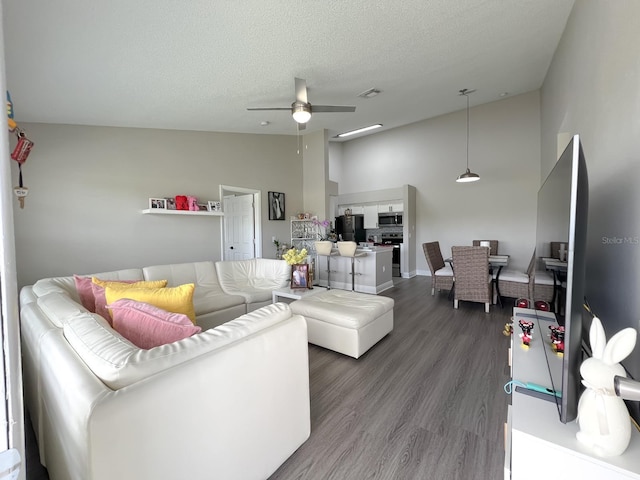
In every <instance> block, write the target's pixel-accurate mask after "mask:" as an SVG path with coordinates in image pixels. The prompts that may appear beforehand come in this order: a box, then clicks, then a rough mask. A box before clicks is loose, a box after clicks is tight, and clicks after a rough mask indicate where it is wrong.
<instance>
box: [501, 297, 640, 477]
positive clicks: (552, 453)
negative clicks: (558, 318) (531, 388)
mask: <svg viewBox="0 0 640 480" xmlns="http://www.w3.org/2000/svg"><path fill="white" fill-rule="evenodd" d="M535 313H536V312H535V311H534V310H531V309H525V308H514V309H513V320H514V326H513V335H512V336H511V348H510V349H509V358H510V366H511V377H512V379H513V380H514V381H517V382H522V383H527V382H531V383H536V384H538V385H543V386H548V387H551V385H550V383H551V381H550V380H549V372H548V369H547V361H546V360H545V353H544V348H549V347H548V345H549V328H548V325H549V324H551V323H555V315H553V313H550V312H538V314H542V315H544V316H545V317H546V318H545V319H543V320H542V321H541V322H540V324H539V322H538V320H536V319H533V317H532V316H531V315H532V314H534V315H535ZM520 319H522V320H527V321H533V322H534V323H535V326H534V330H533V340H532V342H531V346H530V347H529V349H528V350H525V349H523V348H522V347H521V346H520V344H521V342H520V338H519V337H518V334H519V333H520V327H519V326H518V320H520ZM557 359H558V360H557V361H554V359H553V358H550V364H551V367H552V368H553V366H554V365H553V364H554V363H558V362H560V363H561V361H562V360H561V359H560V357H557ZM513 390H514V391H513V393H512V395H511V405H510V406H509V408H508V418H507V423H506V425H505V462H504V478H505V480H507V479H511V480H534V479H535V480H539V479H541V478H551V477H555V478H565V479H569V478H571V479H574V478H575V479H576V480H601V479H605V478H606V479H607V480H614V479H625V480H629V479H636V480H640V433H638V431H637V430H636V429H635V428H633V431H632V435H631V442H630V443H629V448H627V450H626V451H625V452H624V453H623V454H622V455H620V456H617V457H607V458H601V457H597V456H595V455H592V454H591V453H590V452H589V450H588V449H587V448H585V447H584V446H583V445H582V444H580V443H579V442H578V441H577V440H576V433H577V432H578V430H579V428H578V425H577V423H576V422H575V421H573V422H570V423H567V424H564V423H562V422H560V416H559V414H558V408H557V406H556V404H555V402H549V401H547V400H546V399H541V398H536V397H534V396H531V395H527V394H523V393H520V392H518V391H515V388H514V389H513Z"/></svg>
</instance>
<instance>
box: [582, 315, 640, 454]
mask: <svg viewBox="0 0 640 480" xmlns="http://www.w3.org/2000/svg"><path fill="white" fill-rule="evenodd" d="M636 336H637V333H636V331H635V330H634V329H633V328H625V329H624V330H621V331H619V332H618V333H616V334H615V335H614V336H613V337H611V339H610V340H609V342H608V343H607V339H606V337H605V333H604V328H603V327H602V323H601V322H600V319H599V318H598V317H593V321H592V322H591V329H590V330H589V343H590V344H591V350H592V354H593V357H591V358H587V359H586V360H585V361H584V362H582V365H581V366H580V375H581V376H582V383H583V385H584V386H585V387H587V389H586V390H585V391H584V392H583V393H582V395H581V396H580V401H579V402H578V419H577V421H578V425H579V426H580V431H579V432H578V433H577V434H576V438H577V439H578V441H579V442H580V443H582V444H583V445H585V446H587V447H588V448H589V449H591V450H592V451H593V453H595V454H596V455H598V456H600V457H611V456H615V455H620V454H622V453H623V452H624V451H625V450H626V448H627V447H628V446H629V441H630V439H631V420H630V418H629V412H628V411H627V406H626V405H625V404H624V401H623V400H622V398H620V397H617V396H616V394H615V390H614V386H613V379H614V377H615V376H616V375H619V376H622V377H626V373H625V371H624V368H623V367H622V365H620V363H619V362H620V361H622V360H623V359H624V358H625V357H627V355H629V354H630V353H631V352H632V351H633V348H634V347H635V344H636Z"/></svg>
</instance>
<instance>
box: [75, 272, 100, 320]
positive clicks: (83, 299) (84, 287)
mask: <svg viewBox="0 0 640 480" xmlns="http://www.w3.org/2000/svg"><path fill="white" fill-rule="evenodd" d="M73 280H74V281H75V283H76V291H77V292H78V296H79V297H80V303H82V306H83V307H84V308H86V309H87V310H89V311H90V312H92V313H95V311H96V307H95V304H96V300H95V297H94V296H93V289H92V288H91V284H92V282H91V277H81V276H80V275H74V276H73Z"/></svg>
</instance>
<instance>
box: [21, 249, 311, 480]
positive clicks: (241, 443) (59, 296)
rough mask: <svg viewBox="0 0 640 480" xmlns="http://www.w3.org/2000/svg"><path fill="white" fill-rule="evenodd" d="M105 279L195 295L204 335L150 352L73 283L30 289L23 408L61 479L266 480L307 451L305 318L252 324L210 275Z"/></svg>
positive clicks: (206, 268)
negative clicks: (161, 282)
mask: <svg viewBox="0 0 640 480" xmlns="http://www.w3.org/2000/svg"><path fill="white" fill-rule="evenodd" d="M263 261H264V262H267V263H269V262H279V261H277V260H263ZM257 263H261V262H260V261H258V262H256V265H257ZM282 263H284V264H285V265H286V262H282ZM265 265H266V264H265ZM272 267H273V265H270V266H269V267H268V268H272ZM276 270H277V269H276ZM274 271H275V270H274ZM95 276H97V277H99V278H102V279H112V280H115V279H121V280H141V279H152V278H159V277H158V276H162V277H163V278H166V279H167V280H169V286H171V285H177V284H180V283H187V282H194V283H196V285H197V286H196V290H195V293H194V306H195V310H196V314H197V317H196V323H197V324H198V325H200V326H201V327H202V328H203V332H201V333H199V334H196V335H193V336H191V337H189V338H185V339H183V340H180V341H177V342H174V343H171V344H167V345H163V346H160V347H155V348H152V349H149V350H143V349H140V348H138V347H136V346H134V345H133V344H131V343H130V342H129V341H128V340H126V339H125V338H123V337H122V336H120V335H119V334H118V333H117V332H116V331H115V330H113V329H112V328H111V327H110V326H109V324H108V322H107V321H106V320H104V319H103V318H102V317H100V316H99V315H97V314H94V313H90V312H89V311H87V310H86V309H85V308H84V307H82V305H81V304H80V303H79V298H78V295H77V293H76V291H75V284H74V281H73V277H58V278H52V279H43V280H40V281H38V282H36V284H34V285H33V286H29V287H24V288H23V289H22V291H21V292H20V301H21V312H20V317H21V329H22V349H23V350H22V351H23V371H24V389H25V403H26V405H27V408H28V410H29V413H30V416H31V419H32V423H33V426H34V430H35V433H36V437H37V440H38V444H39V453H40V460H41V462H42V463H43V465H45V466H46V467H47V469H48V472H49V476H50V478H51V479H52V480H74V479H77V480H112V479H116V478H117V479H136V480H144V479H154V480H157V479H160V480H165V479H166V480H169V479H171V480H173V479H178V478H189V479H211V478H219V479H225V480H228V479H243V480H246V479H266V478H268V477H269V476H270V475H271V474H272V473H273V472H274V471H275V470H276V469H277V468H278V467H279V466H280V465H281V464H282V463H283V462H284V461H285V460H286V459H287V458H288V457H289V456H290V455H291V454H292V453H293V452H294V451H295V450H296V449H297V448H298V447H299V446H300V445H301V444H302V443H304V441H305V440H306V439H307V438H308V436H309V433H310V410H309V369H308V349H307V329H306V322H305V320H304V318H303V317H301V316H299V315H292V313H291V311H290V309H289V307H288V306H287V305H285V304H275V305H268V306H265V307H263V308H260V309H257V310H255V311H252V312H251V313H247V314H245V312H246V310H247V308H248V307H247V305H250V303H251V302H249V303H247V299H246V298H245V297H243V296H241V295H229V294H227V293H224V291H223V290H222V288H221V287H220V285H219V283H218V282H217V275H216V272H215V267H214V264H213V263H212V262H197V263H192V264H180V265H164V266H153V267H145V268H143V269H128V270H120V271H117V272H107V273H99V274H95ZM286 278H288V276H287V277H286ZM285 283H286V281H285Z"/></svg>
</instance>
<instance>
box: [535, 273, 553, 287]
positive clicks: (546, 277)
mask: <svg viewBox="0 0 640 480" xmlns="http://www.w3.org/2000/svg"><path fill="white" fill-rule="evenodd" d="M534 283H537V284H539V285H553V284H554V282H553V276H552V275H550V274H549V273H547V272H536V276H535V280H534Z"/></svg>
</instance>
